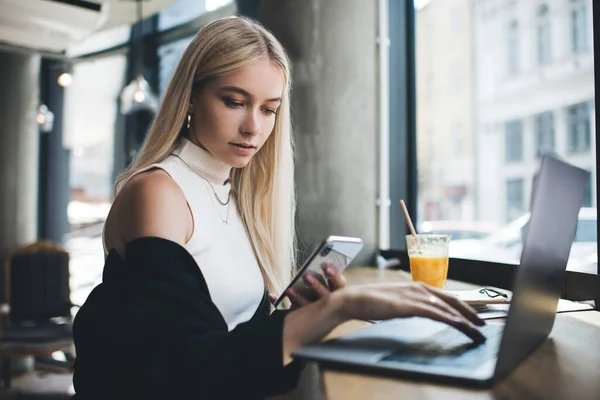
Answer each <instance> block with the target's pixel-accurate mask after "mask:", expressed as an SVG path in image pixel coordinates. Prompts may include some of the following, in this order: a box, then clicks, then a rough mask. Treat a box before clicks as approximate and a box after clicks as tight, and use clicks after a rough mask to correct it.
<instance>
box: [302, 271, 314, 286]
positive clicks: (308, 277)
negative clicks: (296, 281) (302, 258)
mask: <svg viewBox="0 0 600 400" xmlns="http://www.w3.org/2000/svg"><path fill="white" fill-rule="evenodd" d="M304 281H305V282H306V283H308V284H309V285H311V286H312V285H314V284H315V283H316V281H315V278H314V277H313V276H312V275H310V274H307V275H304Z"/></svg>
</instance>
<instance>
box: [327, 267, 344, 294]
mask: <svg viewBox="0 0 600 400" xmlns="http://www.w3.org/2000/svg"><path fill="white" fill-rule="evenodd" d="M323 273H324V274H325V276H326V277H327V280H328V281H329V287H330V288H331V290H338V289H341V288H343V287H346V278H344V276H343V275H342V274H341V273H340V272H339V271H338V270H337V269H336V268H335V267H334V266H333V265H331V264H324V265H323Z"/></svg>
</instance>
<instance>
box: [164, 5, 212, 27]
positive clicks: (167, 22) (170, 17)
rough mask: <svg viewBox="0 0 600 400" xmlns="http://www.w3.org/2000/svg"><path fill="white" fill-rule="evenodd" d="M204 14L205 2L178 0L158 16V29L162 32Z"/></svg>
mask: <svg viewBox="0 0 600 400" xmlns="http://www.w3.org/2000/svg"><path fill="white" fill-rule="evenodd" d="M205 12H206V5H205V0H178V1H177V2H176V3H175V4H173V5H171V6H169V7H167V8H165V9H164V10H162V11H161V12H160V13H159V14H158V29H159V30H161V31H162V30H166V29H169V28H173V27H175V26H178V25H181V24H184V23H186V22H190V21H191V20H193V19H195V18H197V17H199V16H201V15H202V14H204V13H205Z"/></svg>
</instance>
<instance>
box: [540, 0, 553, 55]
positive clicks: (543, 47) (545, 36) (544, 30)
mask: <svg viewBox="0 0 600 400" xmlns="http://www.w3.org/2000/svg"><path fill="white" fill-rule="evenodd" d="M550 28H551V22H550V10H549V9H548V6H547V5H546V4H543V5H541V6H540V7H539V9H538V16H537V55H538V63H539V64H548V63H549V62H550V58H551V55H552V54H551V46H552V43H551V40H552V33H551V31H550Z"/></svg>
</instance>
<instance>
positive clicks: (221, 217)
mask: <svg viewBox="0 0 600 400" xmlns="http://www.w3.org/2000/svg"><path fill="white" fill-rule="evenodd" d="M174 155H175V156H176V157H177V158H179V159H180V160H181V161H183V163H184V164H185V165H187V167H188V168H189V169H191V170H192V171H194V173H196V175H198V176H199V177H200V178H202V179H203V180H204V185H206V184H207V183H208V185H209V186H210V188H211V190H212V192H213V194H214V196H215V199H216V200H217V201H218V202H219V204H221V205H222V206H227V213H226V214H225V219H223V216H222V215H221V212H220V211H219V209H218V207H217V204H215V203H214V202H213V203H212V204H213V206H214V207H215V211H216V213H217V215H218V216H219V218H220V219H221V221H222V222H223V224H225V225H227V223H228V222H229V204H230V200H231V189H230V190H229V194H228V195H227V200H226V201H225V202H223V201H222V200H221V198H220V197H219V195H218V194H217V191H216V190H215V188H214V186H213V185H212V183H210V181H209V180H208V179H206V178H205V177H204V175H202V174H201V173H200V172H198V171H197V170H196V168H193V167H192V166H191V165H190V164H188V163H187V162H186V161H185V160H184V159H183V158H181V157H180V156H179V155H178V154H174Z"/></svg>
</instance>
